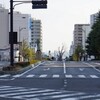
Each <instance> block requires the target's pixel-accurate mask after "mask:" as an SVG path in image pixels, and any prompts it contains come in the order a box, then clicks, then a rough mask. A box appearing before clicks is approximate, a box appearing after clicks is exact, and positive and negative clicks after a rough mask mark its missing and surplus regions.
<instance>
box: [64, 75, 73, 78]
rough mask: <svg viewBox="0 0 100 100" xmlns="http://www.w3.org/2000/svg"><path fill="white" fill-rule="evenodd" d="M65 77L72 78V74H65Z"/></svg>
mask: <svg viewBox="0 0 100 100" xmlns="http://www.w3.org/2000/svg"><path fill="white" fill-rule="evenodd" d="M65 77H66V78H72V77H73V76H72V75H65Z"/></svg>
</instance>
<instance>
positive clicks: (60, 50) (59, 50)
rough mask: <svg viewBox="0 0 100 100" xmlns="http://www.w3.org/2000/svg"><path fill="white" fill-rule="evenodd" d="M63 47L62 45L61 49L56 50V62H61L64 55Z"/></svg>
mask: <svg viewBox="0 0 100 100" xmlns="http://www.w3.org/2000/svg"><path fill="white" fill-rule="evenodd" d="M65 51H66V50H65V46H64V45H63V46H62V47H61V48H60V47H59V48H58V55H57V56H58V61H62V57H63V55H64V53H65Z"/></svg>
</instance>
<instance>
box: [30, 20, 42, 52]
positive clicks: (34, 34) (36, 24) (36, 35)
mask: <svg viewBox="0 0 100 100" xmlns="http://www.w3.org/2000/svg"><path fill="white" fill-rule="evenodd" d="M41 26H42V25H41V20H35V19H31V38H30V41H31V42H30V46H31V48H34V49H35V51H37V49H38V48H39V49H40V50H41V51H42V27H41ZM38 42H39V47H38Z"/></svg>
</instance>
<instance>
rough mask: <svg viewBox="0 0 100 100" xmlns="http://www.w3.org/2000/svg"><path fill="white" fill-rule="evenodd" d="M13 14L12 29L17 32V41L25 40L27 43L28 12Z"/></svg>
mask: <svg viewBox="0 0 100 100" xmlns="http://www.w3.org/2000/svg"><path fill="white" fill-rule="evenodd" d="M13 16H14V18H13V31H14V32H17V33H18V34H17V36H18V37H17V39H18V42H22V41H23V40H25V41H26V42H27V43H28V44H29V42H30V38H29V37H30V34H31V28H30V24H31V21H30V19H31V16H30V15H29V14H22V13H20V12H14V14H13Z"/></svg>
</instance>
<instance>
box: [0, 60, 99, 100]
mask: <svg viewBox="0 0 100 100" xmlns="http://www.w3.org/2000/svg"><path fill="white" fill-rule="evenodd" d="M95 67H99V63H97V62H64V61H63V62H57V61H55V62H53V61H48V62H43V63H42V64H40V65H37V66H35V68H34V67H33V68H32V69H29V70H28V71H26V72H24V73H21V74H17V75H9V74H7V75H1V76H0V98H1V99H0V100H9V99H10V100H20V99H22V100H99V99H100V70H98V69H96V68H95ZM2 98H3V99H2Z"/></svg>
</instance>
